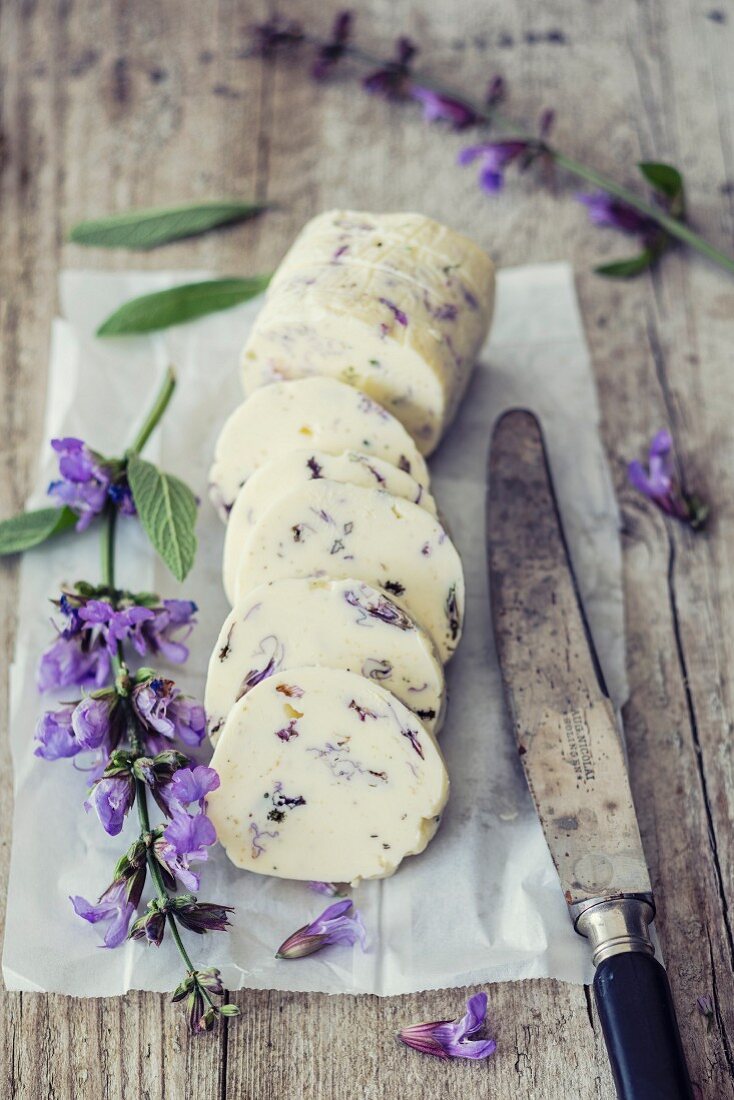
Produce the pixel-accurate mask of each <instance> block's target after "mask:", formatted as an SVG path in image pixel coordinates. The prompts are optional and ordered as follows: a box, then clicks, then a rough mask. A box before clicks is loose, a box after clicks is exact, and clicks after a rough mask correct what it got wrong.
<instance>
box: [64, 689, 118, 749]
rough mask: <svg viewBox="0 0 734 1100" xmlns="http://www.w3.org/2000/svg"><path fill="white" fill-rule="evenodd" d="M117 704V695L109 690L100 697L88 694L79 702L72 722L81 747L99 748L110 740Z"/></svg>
mask: <svg viewBox="0 0 734 1100" xmlns="http://www.w3.org/2000/svg"><path fill="white" fill-rule="evenodd" d="M116 706H117V695H116V694H115V693H114V692H107V693H105V695H103V696H101V697H99V698H95V697H94V696H93V695H88V696H87V697H86V698H85V699H82V701H81V702H80V703H79V704H77V706H76V708H75V709H74V712H73V714H72V716H71V724H72V727H73V730H74V734H75V736H76V739H77V743H78V744H79V747H80V748H82V749H98V748H99V747H100V745H102V744H103V742H105V741H107V740H108V738H109V737H110V734H111V732H112V715H113V712H114V710H115V707H116Z"/></svg>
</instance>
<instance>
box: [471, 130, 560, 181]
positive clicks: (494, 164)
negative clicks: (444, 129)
mask: <svg viewBox="0 0 734 1100" xmlns="http://www.w3.org/2000/svg"><path fill="white" fill-rule="evenodd" d="M554 120H555V115H554V112H553V111H551V110H545V111H543V113H542V115H541V116H540V123H539V127H538V137H537V138H532V137H531V138H505V139H502V138H499V139H498V140H497V141H483V142H481V143H479V144H478V145H469V146H467V147H466V148H465V149H462V150H461V152H460V153H459V158H458V163H459V164H460V165H462V166H463V167H465V166H466V165H469V164H475V163H478V164H479V169H480V171H479V186H480V187H481V188H482V190H483V191H486V192H487V193H488V194H490V195H496V194H498V192H500V191H501V190H502V188H503V187H504V182H505V170H506V169H507V168H508V167H509V166H510V165H511V164H514V163H515V162H517V163H518V165H519V167H520V170H521V171H524V170H525V169H526V168H529V167H530V165H531V164H534V163H535V162H536V161H539V160H545V161H546V162H547V163H549V162H550V152H549V150H548V147H547V145H546V139H547V138H548V136H549V135H550V132H551V129H552V127H553V122H554Z"/></svg>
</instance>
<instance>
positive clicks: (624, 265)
mask: <svg viewBox="0 0 734 1100" xmlns="http://www.w3.org/2000/svg"><path fill="white" fill-rule="evenodd" d="M656 259H657V255H656V254H655V253H654V252H653V251H652V249H649V248H644V249H643V250H642V252H640V254H639V256H631V257H630V258H629V260H617V261H615V262H614V263H611V264H602V265H601V266H600V267H595V268H594V271H595V272H596V273H597V275H605V276H606V277H607V278H608V279H633V278H634V276H635V275H641V274H642V272H643V271H647V269H648V268H650V267H652V265H653V264H654V263H655V260H656Z"/></svg>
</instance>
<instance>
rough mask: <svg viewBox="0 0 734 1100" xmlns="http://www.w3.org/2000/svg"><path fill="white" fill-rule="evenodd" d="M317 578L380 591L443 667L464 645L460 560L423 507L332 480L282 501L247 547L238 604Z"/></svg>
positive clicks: (240, 570)
mask: <svg viewBox="0 0 734 1100" xmlns="http://www.w3.org/2000/svg"><path fill="white" fill-rule="evenodd" d="M311 576H320V577H330V578H332V579H334V580H339V579H342V580H345V579H348V578H356V579H357V580H362V581H366V582H367V583H368V584H371V585H373V586H374V587H375V588H379V589H380V590H381V591H382V592H385V593H386V594H387V595H389V596H390V598H391V599H393V600H394V601H395V602H396V603H397V604H399V606H401V607H403V608H404V609H405V610H406V611H407V612H408V614H409V615H411V616H412V618H414V619H415V620H416V622H418V623H419V624H420V625H421V626H422V627H423V628H424V630H426V631H427V633H428V634H429V635H430V637H431V638H432V639H433V642H434V644H435V646H436V649H437V650H438V652H439V655H440V657H441V659H442V660H443V661H447V660H449V658H450V657H451V655H452V653H453V652H454V650H455V649H456V647H457V645H458V642H459V638H460V636H461V626H462V620H463V614H464V576H463V572H462V568H461V560H460V558H459V555H458V553H457V552H456V548H455V547H454V545H453V543H452V542H451V539H450V538H449V536H448V535H447V534H446V531H445V530H444V528H443V527H442V526H441V524H440V523H439V522H438V520H437V519H435V517H433V516H431V515H429V514H428V512H426V511H425V510H424V509H423V508H421V507H420V506H419V505H417V504H412V503H411V502H410V501H406V500H400V499H399V498H398V497H394V496H392V495H391V494H390V493H384V492H381V491H379V490H377V489H362V488H360V487H359V486H357V485H346V484H339V483H337V482H334V481H327V480H326V479H321V480H318V481H311V482H308V483H306V484H305V485H303V486H302V487H300V488H298V489H294V490H293V491H292V492H291V493H289V494H288V495H287V496H284V497H281V498H280V499H279V500H277V501H276V502H275V503H274V504H273V505H272V506H271V507H270V508H269V509H268V510H267V511H266V512H265V513H264V515H262V516H261V518H260V519H259V520H258V522H257V523H256V524H255V526H254V527H253V528H252V531H251V532H250V535H249V536H248V538H247V539H246V541H245V544H244V546H243V548H242V552H241V555H240V559H239V564H238V567H237V579H236V584H235V592H236V595H237V599H238V600H241V599H242V598H243V597H244V596H246V595H247V593H248V592H249V591H250V590H251V589H252V588H254V587H255V586H256V585H258V584H262V583H263V582H265V581H269V580H278V579H280V578H283V577H311Z"/></svg>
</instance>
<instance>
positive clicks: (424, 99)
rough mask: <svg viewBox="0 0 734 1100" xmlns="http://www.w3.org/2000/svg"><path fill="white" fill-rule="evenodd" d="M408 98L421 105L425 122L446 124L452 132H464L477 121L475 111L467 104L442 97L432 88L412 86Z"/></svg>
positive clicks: (446, 96)
mask: <svg viewBox="0 0 734 1100" xmlns="http://www.w3.org/2000/svg"><path fill="white" fill-rule="evenodd" d="M410 96H411V98H412V99H415V100H417V101H418V103H420V104H421V105H422V107H423V117H424V119H425V120H426V122H448V123H450V124H451V127H452V129H454V130H466V129H467V127H469V126H474V125H475V124H476V123H477V122H478V121H479V116H478V115H477V113H476V111H475V110H474V109H473V108H472V107H470V106H469V104H468V103H463V102H462V101H461V100H460V99H453V98H452V97H451V96H448V95H442V94H441V93H440V92H436V91H434V90H433V89H432V88H423V87H422V86H421V85H420V84H414V85H413V86H412V88H411V89H410Z"/></svg>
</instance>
